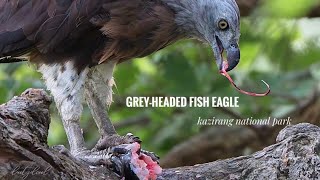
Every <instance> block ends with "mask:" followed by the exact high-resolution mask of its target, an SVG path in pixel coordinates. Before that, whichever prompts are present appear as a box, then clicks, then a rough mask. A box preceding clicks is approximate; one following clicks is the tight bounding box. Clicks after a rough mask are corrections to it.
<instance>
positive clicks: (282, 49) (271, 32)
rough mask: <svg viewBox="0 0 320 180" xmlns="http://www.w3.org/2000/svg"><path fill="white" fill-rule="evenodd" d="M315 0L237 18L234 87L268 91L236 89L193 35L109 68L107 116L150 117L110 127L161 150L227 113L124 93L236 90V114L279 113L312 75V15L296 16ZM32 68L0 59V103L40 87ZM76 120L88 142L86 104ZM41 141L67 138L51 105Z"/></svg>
mask: <svg viewBox="0 0 320 180" xmlns="http://www.w3.org/2000/svg"><path fill="white" fill-rule="evenodd" d="M316 4H319V3H318V1H317V0H296V1H292V0H269V1H266V3H264V4H262V5H261V6H260V7H259V8H257V9H256V10H255V12H254V13H253V14H252V15H251V16H249V17H244V18H242V21H241V33H242V35H241V39H240V48H241V62H240V65H239V66H238V67H237V68H236V69H235V70H233V71H232V72H231V75H232V76H233V78H234V79H235V81H236V83H237V84H238V85H239V86H241V87H243V88H244V89H246V90H252V91H264V88H265V87H264V85H263V84H262V83H261V82H260V80H261V79H263V80H265V81H266V82H268V83H269V84H270V86H271V88H272V94H271V95H270V96H268V97H263V98H256V97H249V96H245V95H242V94H239V93H238V92H237V91H236V90H234V89H233V88H232V87H231V86H230V83H229V82H228V81H227V80H226V79H225V78H224V77H223V76H221V75H220V74H219V72H218V70H217V68H216V65H215V62H214V59H213V54H212V52H211V49H210V48H209V47H207V46H206V45H204V44H202V43H199V42H197V41H194V40H183V41H180V42H178V43H176V44H174V45H171V46H170V47H168V48H165V49H164V50H161V51H159V52H157V53H154V54H152V55H151V56H148V57H145V58H141V59H135V60H132V61H128V62H125V63H122V64H120V65H119V66H118V67H117V68H116V71H115V74H114V76H115V80H116V83H117V87H116V88H114V92H115V94H114V100H115V102H114V104H113V105H112V106H111V107H110V109H109V110H108V112H109V114H110V116H111V119H112V120H113V122H115V123H119V122H124V121H127V120H130V119H132V118H135V119H142V118H145V117H146V118H147V119H150V122H149V123H142V124H141V123H140V124H137V125H129V126H126V127H124V128H121V129H118V131H119V133H120V134H126V133H127V132H132V133H134V134H135V135H137V136H139V137H140V138H141V139H142V140H143V142H144V148H145V149H148V150H151V151H155V152H157V153H158V154H160V155H164V154H165V153H166V152H167V151H168V150H170V149H171V148H172V147H173V146H175V145H176V144H178V143H180V142H182V141H184V140H186V139H188V138H189V137H191V136H193V135H194V134H196V133H198V132H199V131H201V127H199V126H197V119H198V117H208V118H210V117H217V118H227V117H228V115H227V114H224V113H223V112H222V111H219V110H218V109H213V108H127V107H126V106H125V98H126V97H127V96H240V108H234V109H232V110H233V111H235V112H237V113H239V114H240V115H241V116H243V117H254V118H263V117H267V116H270V115H272V116H275V117H277V116H281V115H282V114H285V113H286V112H288V111H289V110H291V109H292V108H293V107H294V106H295V105H296V104H295V103H296V102H295V101H292V100H290V99H287V98H282V97H284V95H286V96H290V97H294V98H297V99H303V98H305V97H307V96H308V95H309V94H310V93H311V91H312V89H313V87H314V86H315V85H316V84H318V83H319V80H320V74H319V73H318V72H317V70H318V69H319V68H318V67H320V64H319V63H320V61H319V60H320V47H319V42H320V41H319V40H320V38H319V37H320V33H319V32H320V20H319V19H314V20H312V22H311V23H310V22H309V23H306V22H307V20H306V19H305V20H302V19H300V17H303V16H304V15H305V14H306V13H307V12H309V10H310V8H312V7H313V6H314V5H316ZM313 33H314V34H315V35H314V36H313V35H312V34H313ZM305 34H308V35H307V36H306V35H305ZM34 69H35V68H34V67H33V66H32V65H30V64H26V63H15V64H10V65H1V66H0V101H1V102H6V101H8V100H9V99H11V98H12V97H13V96H14V95H19V94H20V93H21V92H23V91H24V90H25V89H27V88H30V87H33V88H44V84H43V82H42V81H41V76H40V74H39V73H37V72H36V71H35V70H34ZM305 71H310V72H312V73H311V76H308V77H304V76H300V74H301V73H303V72H305ZM81 123H82V127H83V129H84V132H85V137H86V141H87V143H88V146H90V147H92V146H94V144H95V143H96V141H97V139H98V132H97V128H96V127H95V124H94V121H93V120H92V118H91V115H90V112H89V110H88V109H87V108H85V110H84V114H83V117H82V122H81ZM49 144H50V145H55V144H65V145H66V144H67V141H66V135H65V133H64V130H63V126H62V123H61V120H60V118H59V116H58V115H57V111H56V109H55V106H52V123H51V127H50V134H49Z"/></svg>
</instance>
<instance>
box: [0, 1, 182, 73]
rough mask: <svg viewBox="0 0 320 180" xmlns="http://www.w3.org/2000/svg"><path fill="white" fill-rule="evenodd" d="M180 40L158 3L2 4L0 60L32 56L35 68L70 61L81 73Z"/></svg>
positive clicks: (169, 14)
mask: <svg viewBox="0 0 320 180" xmlns="http://www.w3.org/2000/svg"><path fill="white" fill-rule="evenodd" d="M181 37H182V35H181V34H180V32H179V31H178V29H177V26H176V24H175V21H174V12H173V11H172V10H171V9H170V8H168V7H167V6H166V5H165V4H163V3H162V2H161V1H160V0H4V1H1V2H0V56H4V55H13V54H22V53H25V52H28V51H32V55H33V57H34V58H33V59H34V60H33V61H34V62H36V63H58V62H63V61H66V60H68V59H70V57H72V59H73V60H75V61H76V62H77V65H78V66H79V69H81V68H83V67H85V66H87V65H94V64H98V63H103V62H105V61H108V60H116V61H119V62H122V61H125V60H128V59H130V58H133V57H141V56H145V55H148V54H150V53H152V52H154V51H157V50H159V49H161V48H163V47H165V46H166V45H168V44H170V43H172V42H174V41H176V40H178V39H179V38H181Z"/></svg>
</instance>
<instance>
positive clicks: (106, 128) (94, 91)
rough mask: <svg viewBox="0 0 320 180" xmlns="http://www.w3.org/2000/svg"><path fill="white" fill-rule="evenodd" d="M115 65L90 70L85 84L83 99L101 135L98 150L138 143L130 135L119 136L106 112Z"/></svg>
mask: <svg viewBox="0 0 320 180" xmlns="http://www.w3.org/2000/svg"><path fill="white" fill-rule="evenodd" d="M116 63H117V62H115V61H111V62H108V63H104V64H101V65H98V66H95V67H93V68H91V69H90V71H89V73H88V76H87V79H86V82H85V98H86V101H87V103H88V106H89V108H90V110H91V114H92V116H93V119H94V120H95V122H96V124H97V127H98V129H99V133H100V135H101V138H100V140H99V142H98V143H97V146H96V148H97V149H98V150H101V149H106V148H108V147H112V146H116V145H120V144H127V143H132V142H140V140H139V139H138V138H137V137H134V136H133V135H131V134H128V135H127V136H124V137H122V136H119V135H118V134H117V132H116V130H115V128H114V127H113V125H112V123H111V120H110V118H109V116H108V114H107V112H106V110H107V107H108V106H110V105H111V103H112V93H113V92H112V86H113V85H114V80H113V69H114V67H115V65H116Z"/></svg>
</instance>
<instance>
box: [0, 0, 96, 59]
mask: <svg viewBox="0 0 320 180" xmlns="http://www.w3.org/2000/svg"><path fill="white" fill-rule="evenodd" d="M100 7H101V0H90V1H88V0H1V1H0V57H1V56H8V55H21V54H24V53H26V52H28V51H29V50H30V49H32V48H36V49H37V50H38V51H40V52H41V53H47V52H50V51H51V50H53V49H54V48H56V46H57V45H59V43H61V42H63V41H64V40H65V39H66V38H67V37H70V36H71V37H72V36H76V35H78V34H80V33H79V31H81V32H82V33H83V32H84V31H85V30H86V29H87V28H90V26H92V23H90V22H89V21H90V19H91V18H92V17H93V16H94V15H95V13H96V12H97V11H98V10H99V8H100Z"/></svg>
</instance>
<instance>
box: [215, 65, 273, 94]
mask: <svg viewBox="0 0 320 180" xmlns="http://www.w3.org/2000/svg"><path fill="white" fill-rule="evenodd" d="M226 69H228V62H227V61H223V65H222V70H220V74H222V75H223V76H225V77H226V78H227V79H228V80H229V81H230V83H231V84H232V86H233V87H235V88H236V89H237V90H238V91H239V92H241V93H242V94H246V95H249V96H267V95H268V94H269V93H270V92H271V90H270V86H269V84H268V83H266V82H265V81H264V80H261V81H262V82H263V83H264V84H265V85H266V86H267V88H268V89H267V91H266V92H265V93H253V92H247V91H244V90H242V89H240V88H239V87H238V86H237V85H236V84H235V83H234V81H233V79H232V78H231V76H230V75H229V74H228V73H227V71H226Z"/></svg>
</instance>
